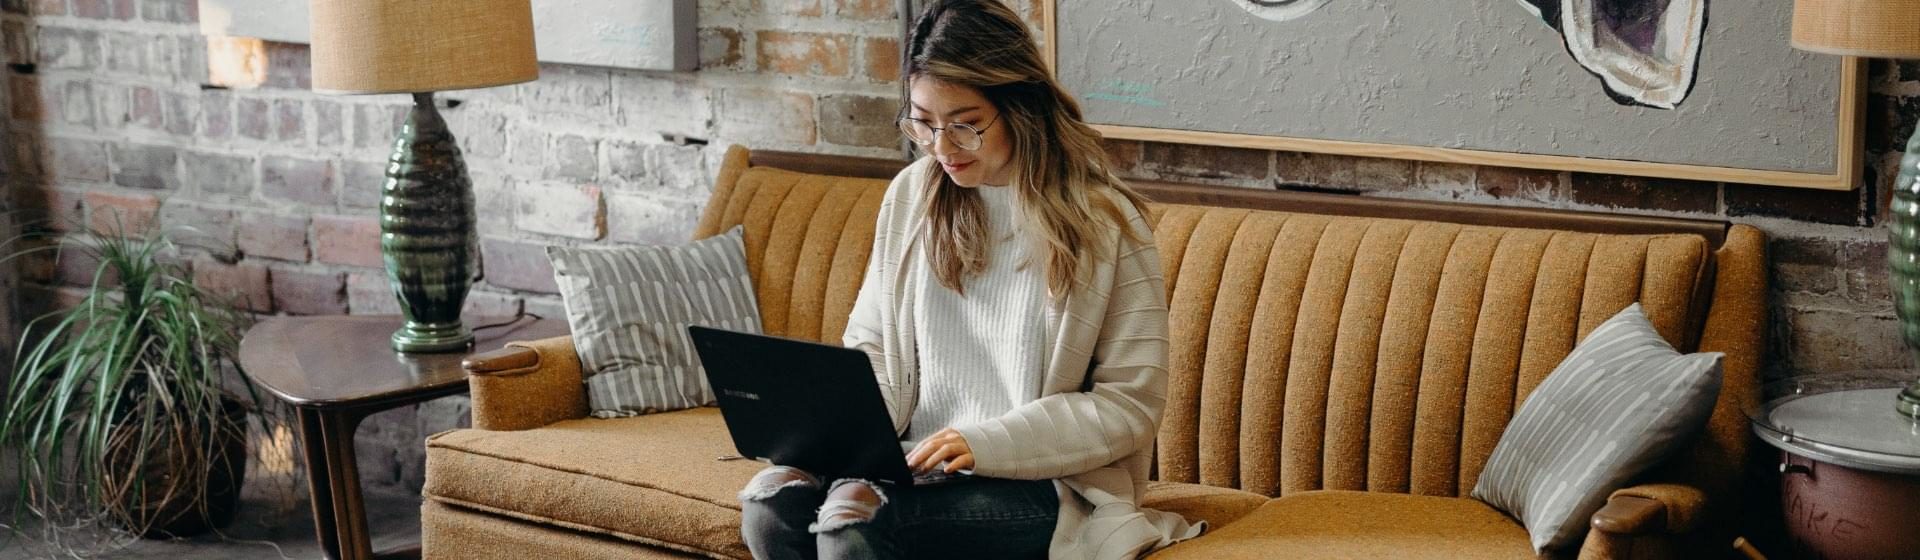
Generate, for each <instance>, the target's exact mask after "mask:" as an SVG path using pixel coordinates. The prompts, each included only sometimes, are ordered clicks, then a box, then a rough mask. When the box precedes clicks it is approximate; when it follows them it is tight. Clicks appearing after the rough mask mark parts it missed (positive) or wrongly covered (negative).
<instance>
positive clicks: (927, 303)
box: [901, 187, 1052, 449]
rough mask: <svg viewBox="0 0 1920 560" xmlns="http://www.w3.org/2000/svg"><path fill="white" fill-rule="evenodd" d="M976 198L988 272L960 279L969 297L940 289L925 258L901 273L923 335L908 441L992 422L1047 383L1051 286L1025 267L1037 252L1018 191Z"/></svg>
mask: <svg viewBox="0 0 1920 560" xmlns="http://www.w3.org/2000/svg"><path fill="white" fill-rule="evenodd" d="M974 190H975V192H977V193H979V196H980V202H981V205H982V206H983V207H984V208H985V209H986V217H987V241H988V243H990V244H991V245H990V246H988V247H987V248H986V249H987V266H986V269H985V270H982V271H980V272H979V274H976V275H974V276H972V277H970V278H967V279H966V280H965V282H964V284H963V285H964V286H965V288H966V292H965V293H961V292H955V291H953V289H951V288H948V287H946V286H945V285H942V284H941V283H940V279H939V277H937V276H936V275H934V273H933V267H932V266H930V263H928V262H927V259H914V260H913V262H912V263H911V264H907V265H906V267H907V274H909V275H911V277H910V278H908V279H907V281H906V282H905V285H906V286H907V289H909V290H911V291H912V292H913V297H914V298H916V300H915V302H914V303H915V305H914V310H915V311H917V313H914V317H913V320H914V329H915V330H916V331H918V332H919V334H920V338H919V346H918V348H917V350H918V354H919V355H918V356H917V361H916V366H917V367H918V368H919V370H920V393H919V394H920V398H919V400H918V401H917V404H916V405H915V406H914V408H913V422H912V423H911V424H909V425H908V426H907V433H906V440H907V441H909V442H918V441H920V440H922V439H926V438H927V436H931V435H933V434H934V433H936V432H939V431H940V430H941V429H942V428H946V427H948V426H954V427H962V426H967V425H970V424H974V423H978V422H985V421H988V420H992V419H994V418H998V417H1000V416H1002V415H1004V414H1006V413H1007V411H1009V410H1013V408H1014V407H1016V406H1020V405H1022V404H1026V403H1027V402H1028V401H1031V400H1033V399H1035V398H1038V397H1039V396H1040V386H1041V385H1042V384H1044V383H1045V380H1046V365H1047V350H1048V349H1049V348H1050V347H1051V344H1052V341H1049V340H1046V337H1047V322H1046V321H1047V316H1046V313H1047V278H1046V275H1045V273H1044V270H1045V267H1044V266H1039V265H1035V264H1030V263H1029V262H1028V261H1029V259H1028V258H1027V257H1028V253H1029V252H1030V251H1029V249H1030V248H1032V247H1033V245H1034V244H1033V242H1032V241H1031V240H1030V237H1031V234H1027V233H1025V232H1023V231H1022V229H1023V228H1022V227H1021V225H1022V224H1021V223H1020V212H1019V208H1018V205H1019V203H1020V201H1019V198H1018V193H1015V192H1014V191H1013V189H1012V188H1009V187H980V188H977V189H974ZM901 447H902V448H907V447H906V446H905V445H902V446H901ZM907 449H910V448H907Z"/></svg>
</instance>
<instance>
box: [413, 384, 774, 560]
mask: <svg viewBox="0 0 1920 560" xmlns="http://www.w3.org/2000/svg"><path fill="white" fill-rule="evenodd" d="M732 453H733V442H732V440H730V439H729V438H728V437H727V429H726V425H725V423H724V422H723V421H722V420H721V418H720V411H719V409H717V408H711V407H706V408H695V409H689V410H682V411H677V412H669V413H664V414H650V415H646V416H636V417H631V418H616V419H606V420H602V419H583V420H569V421H565V422H558V423H555V424H552V425H549V426H547V427H544V428H540V429H535V430H526V431H518V432H494V431H484V430H454V431H450V432H442V433H440V434H436V435H434V436H433V437H431V438H428V439H427V484H426V487H425V488H424V489H423V490H422V494H424V495H425V496H426V497H427V498H429V499H433V500H438V501H441V502H443V503H449V504H454V505H460V506H464V507H468V508H473V509H480V510H483V511H492V512H495V513H499V514H502V515H508V516H511V517H516V518H519V519H523V520H527V521H532V522H536V523H544V524H548V525H555V526H561V527H569V528H575V529H585V530H589V531H591V532H600V533H611V534H614V535H618V536H622V537H625V538H628V539H630V540H638V541H642V542H649V543H652V544H662V545H666V546H668V547H670V548H676V549H680V550H683V551H687V552H696V553H700V554H705V555H710V556H716V557H729V558H746V557H748V556H749V554H748V552H747V549H746V545H744V544H742V543H741V542H740V505H739V500H738V498H736V497H735V495H736V493H738V492H739V491H740V489H741V488H742V487H744V486H746V484H747V481H748V480H749V479H751V478H753V475H754V473H757V472H759V471H760V469H761V468H762V467H764V465H762V464H761V463H757V462H754V461H739V460H735V461H718V460H716V459H717V458H718V457H721V456H724V455H730V454H732Z"/></svg>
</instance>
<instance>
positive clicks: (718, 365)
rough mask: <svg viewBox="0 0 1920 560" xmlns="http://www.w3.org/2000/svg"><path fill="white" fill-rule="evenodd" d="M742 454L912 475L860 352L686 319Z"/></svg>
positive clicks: (872, 473) (862, 474)
mask: <svg viewBox="0 0 1920 560" xmlns="http://www.w3.org/2000/svg"><path fill="white" fill-rule="evenodd" d="M687 333H688V334H689V335H690V336H691V337H692V338H693V345H694V350H695V352H697V353H698V354H699V355H700V363H701V367H702V368H703V369H704V370H706V374H707V383H708V385H709V386H711V387H713V392H714V396H715V397H716V398H717V399H718V401H719V403H720V415H721V416H722V417H723V418H725V419H726V422H727V431H728V432H730V433H731V434H732V435H733V445H734V447H735V448H736V449H738V450H739V452H740V454H741V455H743V456H747V457H754V458H758V459H765V460H768V461H771V462H773V463H774V464H777V465H786V466H790V467H796V468H800V469H803V470H806V471H807V472H811V473H814V474H816V475H821V476H827V477H833V478H865V479H873V480H885V481H889V482H895V483H906V482H909V481H910V480H911V479H912V473H911V472H910V471H909V470H908V469H907V463H906V458H905V457H904V456H903V455H902V453H901V451H900V444H899V442H898V439H897V437H896V435H895V434H894V432H893V422H892V420H891V419H890V417H889V416H888V414H887V405H886V401H885V400H883V399H882V398H881V396H880V387H879V385H878V384H877V383H876V382H875V381H874V376H873V365H872V363H871V362H870V361H868V359H867V355H866V353H865V352H861V351H859V350H856V349H852V348H845V347H840V346H830V345H825V344H818V343H814V342H807V341H801V340H793V339H786V338H778V337H772V336H766V335H759V334H749V333H741V332H734V331H728V330H721V329H714V328H707V327H701V326H690V327H688V328H687Z"/></svg>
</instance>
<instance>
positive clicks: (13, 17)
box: [0, 0, 1920, 488]
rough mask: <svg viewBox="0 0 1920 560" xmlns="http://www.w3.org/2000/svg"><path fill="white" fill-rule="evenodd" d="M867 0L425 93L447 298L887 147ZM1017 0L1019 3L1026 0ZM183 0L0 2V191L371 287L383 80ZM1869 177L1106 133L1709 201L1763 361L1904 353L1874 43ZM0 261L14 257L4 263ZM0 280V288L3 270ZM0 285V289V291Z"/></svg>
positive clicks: (1648, 209) (1557, 194)
mask: <svg viewBox="0 0 1920 560" xmlns="http://www.w3.org/2000/svg"><path fill="white" fill-rule="evenodd" d="M893 4H894V3H893V1H892V0H700V2H699V5H700V14H699V19H700V26H701V28H700V30H699V39H700V40H699V44H700V50H701V52H700V60H701V65H702V67H703V69H702V70H700V71H699V72H689V73H661V72H640V71H620V70H607V69H598V68H585V67H566V66H546V67H544V68H543V69H542V79H541V80H540V81H538V82H534V83H529V84H521V85H517V86H511V87H501V88H493V89H487V90H475V91H461V92H447V93H444V94H442V95H441V96H440V98H441V99H442V101H443V103H445V104H451V102H454V101H457V102H458V104H457V106H453V107H448V108H444V109H443V114H444V115H445V116H446V117H447V119H448V120H449V122H450V124H451V126H452V128H453V132H454V134H455V135H456V136H457V137H458V138H459V140H460V144H461V146H462V147H463V149H464V150H465V153H466V161H467V165H468V167H469V169H470V170H471V174H472V177H473V181H474V188H475V196H476V199H477V202H478V203H479V216H480V226H479V229H480V232H481V235H482V241H481V247H482V252H483V253H484V254H485V266H486V270H485V273H486V280H485V281H484V282H482V283H481V284H480V285H478V286H477V287H476V288H475V292H474V294H473V296H472V297H471V298H470V299H469V304H468V305H469V309H470V310H476V311H482V312H496V313H507V312H511V311H512V310H513V309H514V308H515V307H516V306H518V305H520V304H525V305H526V307H527V308H528V309H529V310H532V311H534V312H537V313H542V314H545V315H548V316H553V317H557V316H560V315H561V312H560V306H559V302H558V300H557V298H556V297H555V296H554V295H553V292H554V289H555V288H554V283H553V279H552V276H551V269H549V268H548V267H547V265H546V262H545V261H546V259H545V256H544V254H543V251H542V247H543V246H544V245H547V244H556V243H557V244H590V243H669V242H676V241H680V240H683V239H685V238H686V236H687V235H688V233H689V232H690V231H691V229H692V226H693V222H694V220H695V219H696V216H697V215H698V212H699V209H700V206H701V205H702V203H704V201H705V198H706V196H707V193H708V192H709V190H710V188H711V181H712V174H713V171H714V169H715V167H716V166H717V165H718V163H719V158H720V155H721V154H722V153H724V146H725V145H728V144H733V143H740V144H746V145H750V146H753V147H756V148H774V149H785V150H801V151H812V152H823V153H837V154H853V155H867V156H880V157H890V156H896V155H898V152H897V148H896V146H897V134H896V133H894V131H893V129H892V128H891V124H890V122H889V121H890V120H891V118H892V116H893V110H894V107H895V106H896V103H897V90H898V83H897V80H898V64H899V54H898V52H897V51H898V49H899V40H898V39H897V35H896V34H897V33H898V28H899V24H900V22H899V20H898V19H896V17H895V15H894V13H893ZM1016 4H1017V5H1018V7H1019V8H1020V9H1021V10H1023V11H1026V12H1027V13H1034V10H1035V9H1036V6H1037V5H1038V2H1037V1H1036V0H1021V1H1019V2H1016ZM197 19H198V14H197V11H196V9H195V2H194V0H142V1H139V2H134V1H132V0H0V31H4V38H3V39H4V40H0V49H3V52H0V56H3V57H4V62H5V63H6V64H8V69H7V70H6V71H5V81H6V84H5V87H3V88H0V105H4V106H5V107H6V115H7V117H8V123H9V127H8V129H7V131H6V132H7V134H6V135H5V140H6V149H4V150H0V171H4V172H5V175H6V182H7V185H8V186H9V188H10V189H11V196H9V197H6V200H7V204H9V207H11V208H19V209H22V210H28V211H32V212H36V213H38V214H39V215H42V216H46V217H48V218H50V219H52V220H53V221H52V222H51V223H50V224H49V225H50V227H52V228H53V229H55V230H57V231H66V232H71V233H74V234H84V233H86V232H99V231H104V229H103V228H104V227H105V226H107V225H109V224H112V223H113V220H114V219H115V217H116V216H117V217H118V219H119V220H120V223H121V224H124V225H139V224H150V223H157V224H159V225H162V226H169V227H171V226H182V225H191V226H193V227H194V228H195V229H196V230H197V233H196V235H199V236H203V237H204V238H205V239H206V240H207V243H206V244H207V245H211V246H217V247H226V248H224V249H219V250H216V251H211V252H202V253H197V254H196V255H194V256H193V257H191V259H190V264H191V266H192V267H193V268H194V273H195V277H196V278H197V279H199V280H200V281H201V282H203V283H204V284H206V285H208V286H214V287H220V288H223V289H229V290H231V291H232V292H233V293H234V294H236V295H239V296H241V297H244V298H245V299H246V301H247V304H248V305H249V306H250V307H252V308H253V309H255V310H258V311H260V312H262V313H287V314H311V313H394V312H396V308H395V304H394V302H393V298H392V295H391V294H390V293H389V292H388V291H387V287H386V279H385V277H384V273H383V272H382V271H381V269H380V268H379V267H380V259H379V255H378V249H377V246H376V244H375V239H376V236H377V231H378V226H377V224H376V223H375V221H374V218H375V216H376V214H377V209H376V207H377V205H378V203H379V196H378V187H379V183H380V177H381V174H382V172H383V165H384V158H385V156H386V148H387V147H388V145H389V143H390V142H391V140H392V138H393V134H394V128H395V126H396V125H397V123H398V122H399V121H400V120H401V119H402V118H403V117H404V114H405V113H404V111H405V109H406V105H407V103H408V100H407V99H406V98H405V97H403V96H397V95H390V96H358V97H340V96H326V95H318V94H314V93H312V92H310V91H307V88H308V87H309V85H310V81H309V79H308V75H307V68H306V57H307V51H306V49H305V48H304V47H301V46H297V45H272V44H270V45H269V46H268V49H267V53H266V55H267V56H266V57H265V58H266V62H267V65H268V69H267V78H266V82H265V84H264V85H263V86H262V87H260V88H257V89H251V90H225V89H217V88H211V89H210V88H206V87H203V86H202V83H203V82H205V81H206V75H207V66H208V65H207V61H206V52H207V46H206V43H205V41H204V40H203V39H202V38H201V37H200V36H199V34H198V28H197V25H196V24H195V23H194V22H195V21H196V20H197ZM1870 79H1871V81H1872V87H1871V93H1872V97H1871V100H1870V102H1869V104H1868V112H1869V119H1868V121H1869V125H1868V136H1869V144H1870V148H1871V150H1872V152H1871V153H1870V154H1869V157H1868V160H1869V161H1868V167H1869V173H1868V179H1867V180H1866V184H1865V185H1864V186H1863V188H1861V189H1857V190H1855V191H1852V192H1844V193H1826V192H1814V191H1805V190H1795V189H1776V188H1765V187H1752V186H1743V185H1719V184H1707V183H1692V182H1685V181H1667V180H1658V179H1642V178H1633V177H1618V176H1605V175H1589V174H1575V173H1557V172H1543V171H1534V170H1524V169H1507V168H1492V167H1474V166H1461V165H1445V164H1426V163H1416V162H1408V161H1396V160H1377V159H1364V158H1353V157H1341V156H1326V155H1314V154H1299V153H1274V152H1266V151H1257V150H1238V149H1226V148H1210V147H1194V146H1181V145H1168V144H1152V143H1148V144H1142V143H1138V142H1115V143H1113V144H1112V146H1111V151H1112V152H1113V153H1114V154H1115V155H1116V156H1117V157H1118V158H1119V159H1120V160H1122V162H1123V166H1124V168H1125V169H1126V170H1127V173H1128V174H1129V175H1130V176H1132V177H1136V178H1153V179H1178V180H1191V181H1199V182H1206V183H1214V184H1221V185H1229V186H1236V187H1247V188H1312V189H1316V190H1330V191H1339V192H1354V193H1358V194H1360V195H1362V196H1379V197H1401V198H1422V199H1452V200H1466V201H1475V202H1486V203H1494V204H1511V205H1523V206H1545V207H1557V208H1581V209H1604V210H1616V211H1623V212H1639V213H1653V214H1665V215H1682V216H1705V217H1725V218H1729V219H1732V220H1735V221H1739V222H1746V223H1752V224H1755V225H1758V226H1760V227H1761V228H1763V229H1765V230H1767V231H1768V232H1769V233H1770V234H1771V235H1772V236H1773V238H1774V242H1773V251H1774V272H1775V274H1774V282H1775V286H1776V289H1775V293H1774V295H1773V298H1774V302H1773V306H1774V311H1775V317H1776V321H1775V327H1774V334H1775V336H1774V338H1775V340H1774V343H1775V344H1774V350H1773V352H1772V355H1773V357H1772V360H1771V362H1772V363H1773V364H1775V365H1776V366H1777V367H1779V368H1781V369H1782V370H1784V369H1786V368H1804V369H1809V370H1816V371H1830V370H1838V369H1848V368H1861V367H1889V366H1898V365H1902V364H1904V363H1905V362H1906V357H1905V352H1904V351H1903V350H1902V349H1901V347H1900V344H1899V342H1898V341H1897V340H1896V336H1895V334H1894V326H1893V325H1894V319H1893V315H1892V310H1891V309H1892V308H1891V305H1890V303H1889V296H1888V294H1887V281H1886V277H1885V265H1884V262H1883V259H1882V256H1881V255H1882V254H1883V253H1884V250H1885V242H1884V240H1883V239H1884V238H1883V233H1882V230H1881V229H1879V227H1877V224H1878V219H1877V218H1878V217H1879V216H1880V214H1881V213H1882V212H1883V209H1884V208H1885V206H1886V203H1885V200H1886V193H1887V188H1886V187H1887V185H1888V184H1889V183H1891V181H1892V173H1893V169H1894V163H1895V162H1896V161H1897V159H1898V153H1899V149H1900V148H1901V147H1902V143H1903V142H1904V141H1905V138H1906V135H1907V134H1908V133H1909V131H1911V130H1912V129H1913V123H1914V119H1915V116H1916V115H1917V114H1920V66H1890V65H1886V64H1876V65H1875V66H1874V67H1873V71H1872V72H1871V78H1870ZM85 264H86V263H78V262H72V260H69V261H68V262H62V263H58V264H57V265H56V264H55V263H51V262H28V263H27V264H25V265H22V266H21V267H19V273H20V275H21V276H22V277H23V282H22V285H21V286H20V288H19V293H20V294H21V295H22V296H24V297H23V299H22V300H21V301H22V302H23V303H27V304H31V305H26V306H24V307H27V308H28V309H22V311H21V313H19V314H12V313H0V316H9V315H12V316H19V315H24V314H25V313H26V312H28V311H31V310H32V309H38V308H43V307H44V306H45V305H48V304H58V303H59V302H62V301H69V302H70V301H72V300H73V298H75V297H76V296H77V294H78V293H79V291H78V286H79V285H82V284H84V283H85V282H86V281H88V280H89V279H90V274H88V273H86V271H85ZM7 272H9V273H11V272H13V271H7ZM9 292H10V293H11V292H13V290H9ZM5 311H6V310H5V309H0V312H5ZM465 406H466V405H465V403H464V401H462V400H461V399H459V398H454V399H448V400H445V401H443V402H436V403H433V404H430V405H426V406H423V407H420V408H419V409H418V410H415V409H404V410H399V411H394V412H391V413H388V414H385V415H381V416H378V417H375V418H373V419H370V420H369V421H368V422H367V424H366V427H365V428H364V429H363V433H362V443H361V446H360V447H361V450H362V472H363V474H364V475H365V476H366V477H367V479H368V480H369V481H370V482H372V483H386V484H401V485H407V486H412V487H416V488H417V487H418V485H419V483H420V480H421V478H420V476H421V473H420V462H421V451H420V449H419V442H420V438H421V437H422V436H424V435H425V434H427V433H431V432H433V431H437V430H439V429H444V428H447V427H451V426H454V425H457V424H458V423H459V422H460V421H461V420H462V419H463V418H464V416H465Z"/></svg>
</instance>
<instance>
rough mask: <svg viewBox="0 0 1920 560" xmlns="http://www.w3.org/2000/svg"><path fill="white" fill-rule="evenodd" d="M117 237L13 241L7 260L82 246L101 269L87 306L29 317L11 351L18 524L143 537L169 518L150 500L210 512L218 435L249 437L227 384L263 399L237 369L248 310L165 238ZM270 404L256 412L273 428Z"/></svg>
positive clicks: (5, 410) (2, 258)
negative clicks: (209, 286) (201, 278)
mask: <svg viewBox="0 0 1920 560" xmlns="http://www.w3.org/2000/svg"><path fill="white" fill-rule="evenodd" d="M109 233H110V234H109V235H102V236H97V237H82V236H78V235H75V236H69V237H66V238H64V239H61V240H60V241H59V242H58V243H53V244H45V245H32V246H25V247H21V246H19V245H23V244H25V243H26V242H28V241H39V240H40V239H39V238H38V237H35V236H32V235H26V236H18V237H15V238H13V239H10V240H8V243H7V247H10V248H14V249H15V250H13V251H11V252H8V253H5V254H4V255H0V262H6V261H11V260H14V259H20V258H25V257H29V256H34V255H40V254H42V253H46V252H53V253H54V255H55V257H54V258H56V259H58V258H61V257H62V256H71V255H63V254H62V253H64V252H66V251H80V252H81V255H82V256H85V257H89V258H91V259H93V260H94V261H95V262H96V263H97V265H96V267H95V268H94V270H93V271H92V282H93V283H92V286H91V288H90V289H89V290H87V291H86V292H85V294H84V295H83V296H82V297H81V298H80V300H79V301H78V302H76V303H75V304H74V305H73V306H72V307H70V308H67V309H62V310H55V311H52V312H48V313H46V314H43V315H40V316H38V317H35V318H33V319H32V320H30V321H29V322H28V323H27V324H26V327H25V329H24V335H23V337H22V339H21V343H20V344H19V345H18V346H17V348H16V349H15V351H14V353H13V366H14V367H13V369H14V374H13V375H12V376H11V377H10V378H9V379H8V380H7V382H6V388H7V393H6V395H5V398H4V399H0V446H4V447H11V448H17V449H20V450H21V452H20V453H19V456H18V458H17V460H18V461H19V466H20V468H19V472H20V473H21V476H20V479H19V489H20V492H19V493H18V496H19V498H18V501H17V502H16V503H15V504H14V508H13V518H14V523H12V525H13V526H14V527H19V526H20V523H18V521H19V518H20V517H21V515H22V514H23V513H27V514H31V515H34V516H36V517H40V518H42V519H43V520H44V521H46V522H47V523H46V524H45V525H46V526H48V527H56V528H57V527H82V526H88V525H101V524H105V525H108V526H117V527H119V528H121V529H124V530H126V531H127V532H129V533H132V534H143V533H146V532H148V529H149V528H150V525H151V524H155V523H166V522H168V521H170V520H169V519H159V518H157V517H156V516H162V514H160V513H157V512H156V511H155V509H156V508H160V507H161V506H165V508H171V507H173V506H171V505H169V504H174V503H187V504H190V505H192V506H194V507H205V494H206V492H207V484H208V480H209V476H210V472H211V471H212V469H213V465H214V463H215V462H218V461H220V460H222V459H223V457H228V456H226V455H223V454H224V453H226V452H225V451H222V450H221V449H223V447H222V445H223V443H222V442H223V441H228V440H231V438H232V437H235V436H233V435H232V434H244V433H245V424H244V422H245V420H244V419H236V417H234V412H233V410H238V409H231V407H232V406H233V403H235V402H236V400H235V399H234V398H233V395H232V394H231V393H230V392H229V386H231V387H232V388H234V389H238V390H240V391H242V392H244V393H246V394H247V395H248V396H249V397H253V398H252V400H251V401H248V402H254V403H258V402H260V400H259V399H258V398H257V396H256V392H255V390H254V387H253V386H252V385H251V383H249V382H247V380H246V379H245V378H244V377H238V378H236V377H235V376H231V375H229V373H230V372H234V371H237V367H236V364H235V361H236V360H235V358H236V356H237V352H238V348H239V342H240V333H241V332H242V331H243V330H244V329H245V327H246V326H247V323H248V315H246V314H245V313H243V312H240V311H237V310H235V309H234V308H233V307H232V306H229V305H226V302H224V301H222V298H220V297H218V296H217V295H215V294H208V293H204V292H202V291H201V290H200V289H199V288H198V287H196V286H194V285H193V283H192V280H191V275H190V274H189V273H188V272H187V270H186V267H184V266H182V265H181V264H179V263H180V262H181V260H182V259H181V257H180V255H179V252H178V250H179V245H176V244H175V243H173V241H172V240H171V239H170V238H169V237H168V236H167V235H165V234H158V233H156V234H147V235H142V236H125V235H119V234H118V232H109ZM229 381H232V382H233V383H229ZM276 410H277V409H271V408H269V409H264V410H262V409H254V410H252V412H255V413H256V414H255V415H254V416H255V418H256V419H258V420H259V421H260V422H261V425H262V427H266V426H267V425H269V424H270V416H273V415H274V414H275V411H276ZM223 437H225V438H228V439H227V440H223V439H222V438H223ZM241 449H244V448H243V447H242V448H241ZM155 465H158V467H156V466H155ZM155 468H164V469H170V470H168V471H167V472H166V473H165V474H166V475H167V476H164V477H156V476H154V474H155V473H153V472H152V470H153V469H155ZM162 481H163V482H164V483H162ZM179 500H184V502H178V501H179ZM156 504H158V505H156ZM165 508H161V509H165Z"/></svg>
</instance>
